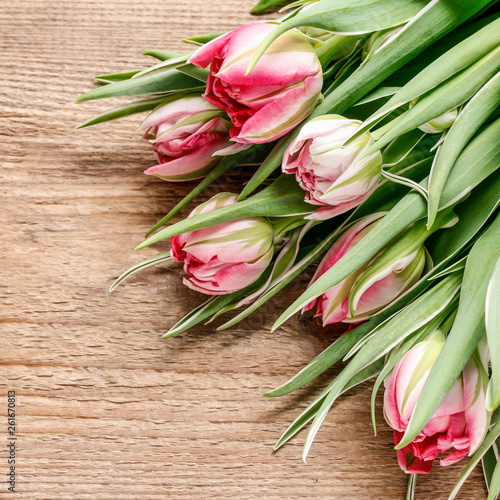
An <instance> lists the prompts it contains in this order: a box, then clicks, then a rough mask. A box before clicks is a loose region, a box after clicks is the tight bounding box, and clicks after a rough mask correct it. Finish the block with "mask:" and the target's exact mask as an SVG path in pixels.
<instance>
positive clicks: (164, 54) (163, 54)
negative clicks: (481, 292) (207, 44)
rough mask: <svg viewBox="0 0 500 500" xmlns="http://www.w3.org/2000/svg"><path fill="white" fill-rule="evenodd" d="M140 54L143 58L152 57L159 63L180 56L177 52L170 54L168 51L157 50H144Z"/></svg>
mask: <svg viewBox="0 0 500 500" xmlns="http://www.w3.org/2000/svg"><path fill="white" fill-rule="evenodd" d="M142 54H143V55H144V56H151V57H154V58H155V59H158V60H159V61H166V60H167V59H176V58H178V57H181V56H182V54H179V53H178V52H172V51H170V50H159V49H151V50H146V51H144V52H143V53H142Z"/></svg>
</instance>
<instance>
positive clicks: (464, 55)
mask: <svg viewBox="0 0 500 500" xmlns="http://www.w3.org/2000/svg"><path fill="white" fill-rule="evenodd" d="M499 43H500V19H495V20H493V21H492V22H490V23H489V24H488V25H486V26H485V27H483V28H482V29H480V30H479V31H477V32H475V33H472V34H471V35H470V36H469V37H468V38H466V39H465V40H463V41H461V42H459V43H457V44H455V45H454V46H452V47H451V48H450V49H449V50H448V51H447V52H445V53H444V54H443V55H441V56H440V57H438V58H437V59H436V60H434V61H433V62H431V63H430V64H426V65H425V67H424V68H423V69H422V71H420V72H419V73H418V74H417V75H416V76H415V77H414V78H412V79H411V80H410V81H409V82H408V83H407V84H406V85H404V86H403V87H402V88H401V89H400V90H398V91H397V92H396V93H395V94H394V95H393V97H392V98H391V99H390V100H389V101H388V102H387V103H386V104H384V105H383V106H382V107H381V108H380V109H379V110H378V111H377V112H376V113H375V114H374V115H373V116H372V117H371V118H369V119H368V120H366V123H365V124H364V126H363V127H362V129H360V130H359V131H358V132H357V134H356V136H358V135H361V134H362V133H364V131H365V130H368V128H370V126H371V125H372V124H373V123H374V122H376V120H377V119H378V118H380V117H383V116H385V115H386V114H387V113H389V112H390V111H392V110H394V109H396V108H398V107H400V106H402V105H403V104H406V103H408V102H410V101H412V100H413V99H416V98H417V97H420V96H421V95H423V94H425V93H427V92H429V91H430V90H432V89H434V88H436V87H438V86H439V85H441V84H443V83H444V82H445V81H446V80H448V79H449V78H451V77H453V75H456V74H457V73H459V72H460V71H462V70H464V69H465V68H467V67H468V66H470V65H472V64H474V63H475V62H476V61H478V60H479V59H481V58H483V57H485V56H487V55H488V54H489V53H490V52H491V51H493V50H494V49H495V48H496V47H497V46H498V44H499ZM453 107H455V106H453V105H451V106H450V107H449V108H448V109H445V111H448V110H449V109H451V108H453ZM440 114H441V113H439V112H436V113H434V115H433V116H432V117H431V119H432V118H434V117H436V116H439V115H440ZM426 121H428V120H426ZM423 123H425V122H423ZM352 140H355V136H353V137H352V138H351V139H350V141H352Z"/></svg>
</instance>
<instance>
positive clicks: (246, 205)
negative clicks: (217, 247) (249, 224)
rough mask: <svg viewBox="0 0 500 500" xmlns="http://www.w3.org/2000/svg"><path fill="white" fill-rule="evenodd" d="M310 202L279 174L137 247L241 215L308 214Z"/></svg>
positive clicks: (159, 233)
mask: <svg viewBox="0 0 500 500" xmlns="http://www.w3.org/2000/svg"><path fill="white" fill-rule="evenodd" d="M311 211H312V210H311V205H309V204H308V203H306V202H305V201H304V191H302V189H301V188H300V187H299V185H298V184H297V182H296V181H295V179H294V178H293V177H292V176H290V175H282V176H281V177H279V178H278V179H276V180H275V181H274V182H273V183H272V184H271V185H270V186H268V187H267V188H265V189H264V190H262V191H261V192H259V193H257V194H256V195H254V196H252V197H251V198H250V199H248V200H245V201H242V202H239V203H235V204H234V205H230V206H227V207H224V208H219V209H217V210H214V211H212V212H208V213H205V214H199V215H195V216H194V217H189V218H188V219H185V220H182V221H180V222H177V224H174V225H173V226H170V227H167V228H165V229H163V230H162V231H160V232H158V233H156V234H154V235H153V236H151V237H150V238H148V239H147V240H146V241H144V242H143V243H141V244H140V245H139V246H138V247H137V250H140V249H141V248H144V247H147V246H149V245H152V244H153V243H157V242H158V241H162V240H165V239H167V238H171V237H172V236H175V235H178V234H182V233H187V232H189V231H195V230H196V229H203V228H205V227H210V226H215V225H216V224H221V223H223V222H228V221H233V220H237V219H241V218H243V217H277V216H280V215H287V216H289V215H299V214H308V213H311Z"/></svg>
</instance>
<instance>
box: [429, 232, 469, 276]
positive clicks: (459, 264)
mask: <svg viewBox="0 0 500 500" xmlns="http://www.w3.org/2000/svg"><path fill="white" fill-rule="evenodd" d="M448 238H449V236H448ZM466 261H467V255H464V256H463V257H462V258H461V259H459V260H457V261H456V262H454V263H453V264H451V265H449V266H448V267H446V268H445V269H443V270H442V271H439V272H437V273H435V274H434V273H433V274H432V276H430V277H429V278H428V279H429V280H436V279H440V278H442V277H444V276H446V275H447V274H451V273H454V272H456V271H460V270H461V269H465V263H466Z"/></svg>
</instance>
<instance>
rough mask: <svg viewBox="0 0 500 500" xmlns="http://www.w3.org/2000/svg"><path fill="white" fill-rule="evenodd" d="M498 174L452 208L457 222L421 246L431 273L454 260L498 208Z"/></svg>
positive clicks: (499, 202)
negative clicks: (432, 265)
mask: <svg viewBox="0 0 500 500" xmlns="http://www.w3.org/2000/svg"><path fill="white" fill-rule="evenodd" d="M498 193H500V173H499V172H496V173H495V174H494V175H493V176H490V177H488V178H487V179H486V180H484V181H483V182H482V183H481V184H480V185H479V186H477V187H476V188H475V189H474V190H473V191H472V193H471V194H470V195H469V197H468V198H467V199H466V200H465V202H463V203H460V204H459V205H457V206H455V208H454V212H455V213H456V214H457V215H458V222H457V223H456V224H455V225H454V226H453V227H451V228H449V229H446V230H443V231H438V232H437V233H434V234H433V235H432V236H431V237H430V238H429V239H428V240H427V241H426V242H425V246H426V248H427V250H428V251H429V253H430V254H431V256H432V259H433V261H434V262H435V263H436V269H435V271H434V273H437V272H441V271H442V270H443V268H444V267H443V266H444V265H446V264H447V263H448V262H449V261H450V260H451V259H454V258H455V257H456V256H457V255H458V254H459V253H460V252H461V251H462V250H463V249H464V248H465V247H466V246H467V245H469V244H470V242H471V241H473V239H474V238H475V237H476V236H477V234H478V233H479V231H481V229H482V228H483V227H484V225H485V224H486V222H487V221H488V220H489V219H490V217H491V215H492V214H493V213H494V212H495V210H496V209H497V208H498V207H499V205H500V199H499V196H498Z"/></svg>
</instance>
